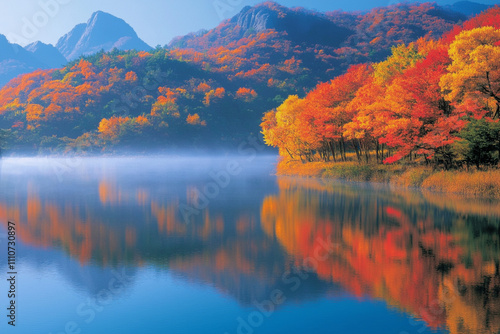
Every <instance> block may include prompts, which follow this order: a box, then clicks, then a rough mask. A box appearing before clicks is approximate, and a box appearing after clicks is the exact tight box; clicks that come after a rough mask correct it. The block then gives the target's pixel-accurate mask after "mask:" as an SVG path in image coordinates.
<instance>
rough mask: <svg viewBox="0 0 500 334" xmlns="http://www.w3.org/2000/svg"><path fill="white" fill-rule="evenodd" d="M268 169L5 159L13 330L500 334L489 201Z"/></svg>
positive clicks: (183, 160) (0, 206)
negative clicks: (14, 286)
mask: <svg viewBox="0 0 500 334" xmlns="http://www.w3.org/2000/svg"><path fill="white" fill-rule="evenodd" d="M276 161H277V160H276V157H275V156H255V155H253V154H247V155H234V156H220V157H210V156H202V155H198V156H133V157H113V158H103V157H99V158H78V157H77V158H71V159H67V158H6V159H3V160H2V161H1V163H0V222H1V227H0V249H2V248H4V246H5V242H6V234H5V226H6V222H7V221H8V220H10V221H15V222H16V225H17V227H18V232H17V233H18V234H17V237H18V241H19V246H18V272H19V276H20V279H19V286H18V289H19V292H20V293H19V313H18V314H19V319H18V321H19V322H18V324H19V325H18V327H17V328H16V330H17V332H18V333H58V334H59V333H61V332H62V333H64V332H65V326H67V325H68V324H70V327H72V326H73V327H74V326H76V327H74V328H77V329H79V330H81V333H95V334H100V333H153V332H162V333H163V332H165V333H221V334H222V333H250V332H251V333H278V332H288V333H306V332H314V333H331V332H332V331H333V332H342V333H344V332H346V333H347V332H368V331H369V332H372V333H401V332H407V333H463V332H467V331H468V332H473V333H497V332H498V330H499V329H500V327H499V324H500V300H499V293H498V291H499V289H500V275H499V259H500V246H499V239H500V238H499V225H500V223H499V222H500V209H499V208H500V206H499V205H498V203H497V202H491V201H480V200H470V199H461V198H458V197H457V198H450V197H447V196H442V195H437V194H422V193H419V192H414V191H408V190H391V189H388V188H385V187H376V186H368V185H349V184H342V183H336V182H327V181H323V180H317V179H300V178H283V177H276V176H275V175H274V174H275V163H276ZM0 268H2V269H1V270H2V271H5V268H6V259H5V257H3V256H0ZM0 289H1V290H0V291H4V290H5V289H7V286H6V282H1V283H0ZM48 319H50V321H48ZM4 326H5V324H4V323H3V322H2V323H1V324H0V328H2V330H3V329H4Z"/></svg>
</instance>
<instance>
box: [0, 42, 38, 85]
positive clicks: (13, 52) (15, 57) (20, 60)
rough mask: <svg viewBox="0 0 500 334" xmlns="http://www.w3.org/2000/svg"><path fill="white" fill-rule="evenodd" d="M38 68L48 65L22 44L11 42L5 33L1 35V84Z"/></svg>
mask: <svg viewBox="0 0 500 334" xmlns="http://www.w3.org/2000/svg"><path fill="white" fill-rule="evenodd" d="M37 68H46V67H45V65H44V64H43V63H41V62H40V61H39V60H38V59H37V58H36V57H35V55H34V54H32V53H31V52H29V51H26V50H25V49H23V47H21V46H20V45H17V44H11V43H10V42H9V41H8V40H7V38H6V37H5V36H4V35H0V86H3V85H5V84H6V83H7V82H9V81H10V80H11V79H12V78H14V77H16V76H18V75H20V74H23V73H28V72H31V71H33V70H35V69H37Z"/></svg>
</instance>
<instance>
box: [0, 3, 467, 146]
mask: <svg viewBox="0 0 500 334" xmlns="http://www.w3.org/2000/svg"><path fill="white" fill-rule="evenodd" d="M463 20H465V16H463V15H462V14H459V13H456V12H451V11H447V10H444V9H443V8H440V7H438V6H437V5H435V4H429V3H426V4H418V5H409V4H402V5H394V6H389V7H386V8H379V9H374V10H372V11H370V12H368V13H365V14H361V13H357V14H355V13H344V12H334V13H326V14H324V13H317V12H312V11H308V10H305V9H289V8H286V7H282V6H279V5H277V4H275V3H271V2H268V3H264V4H261V5H258V6H255V7H246V8H245V9H243V10H242V12H241V13H240V14H238V15H237V16H235V17H234V18H232V19H230V20H227V21H225V22H223V23H222V24H221V25H220V26H218V27H217V28H215V29H213V30H211V31H208V32H204V33H199V34H197V35H188V36H185V37H181V38H178V39H176V40H175V41H173V42H172V43H171V44H170V45H169V46H168V47H166V48H157V49H156V50H154V51H151V52H145V51H140V52H138V51H117V50H115V51H112V52H107V53H103V52H101V53H97V54H94V55H91V56H84V57H81V58H79V59H76V60H74V61H73V62H71V63H69V64H67V65H66V66H65V67H64V68H62V69H55V70H40V71H36V72H33V73H29V74H26V75H23V76H20V77H18V78H16V79H14V80H12V81H11V82H10V83H9V84H7V85H6V86H5V87H4V88H3V89H2V90H0V127H1V128H4V129H9V137H10V140H9V146H10V148H11V150H13V151H20V150H24V151H29V152H66V151H71V150H79V151H85V152H101V151H114V150H117V149H128V150H130V149H132V148H134V149H138V150H142V151H145V150H148V149H158V148H161V149H172V148H178V149H185V148H200V149H214V148H215V147H217V148H232V149H235V148H237V147H238V144H239V143H241V141H242V140H244V139H245V138H247V137H248V135H249V134H258V133H259V132H260V128H259V124H260V122H261V118H262V115H263V114H264V112H265V111H267V110H270V109H272V108H275V107H277V106H279V105H280V104H281V103H282V102H283V101H284V100H285V99H286V98H287V97H288V96H289V95H295V94H297V95H299V96H305V95H306V94H307V93H308V92H309V91H310V90H311V89H313V88H314V87H315V86H316V85H317V84H318V82H322V81H328V80H330V79H332V78H334V77H335V76H336V75H340V74H342V73H344V72H345V71H346V70H347V68H349V66H350V65H352V64H359V63H363V62H368V63H371V62H377V61H381V60H383V59H384V58H385V57H386V56H387V55H389V54H390V52H391V50H390V48H391V46H394V45H399V44H401V43H407V44H408V43H410V42H413V41H416V43H417V44H415V45H422V47H423V46H424V45H431V44H432V43H433V42H431V40H432V38H434V37H436V38H437V37H439V36H441V35H442V34H443V33H444V32H446V31H449V30H451V29H453V27H454V26H456V25H457V24H460V23H461V22H462V21H463ZM366 68H367V70H369V68H370V66H367V67H366Z"/></svg>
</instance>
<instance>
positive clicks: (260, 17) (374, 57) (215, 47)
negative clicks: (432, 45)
mask: <svg viewBox="0 0 500 334" xmlns="http://www.w3.org/2000/svg"><path fill="white" fill-rule="evenodd" d="M465 20H466V16H465V15H463V14H461V13H458V12H452V11H449V10H446V9H444V8H442V7H440V6H437V5H436V4H435V3H423V4H409V3H403V4H397V5H391V6H387V7H382V8H375V9H373V10H371V11H369V12H366V13H353V12H342V11H336V12H329V13H318V12H314V11H309V10H306V9H303V8H287V7H284V6H281V5H279V4H277V3H274V2H265V3H263V4H260V5H257V6H254V7H245V8H244V9H243V10H242V11H241V12H240V13H239V14H237V15H236V16H235V17H233V18H231V19H229V20H226V21H224V22H223V23H222V24H220V25H219V26H218V27H216V28H214V29H212V30H209V31H207V32H204V33H196V34H188V35H186V36H183V37H178V38H175V39H174V40H173V41H172V42H171V43H170V44H169V45H168V48H169V49H171V50H172V53H173V54H177V55H178V57H179V59H181V58H182V59H190V60H191V61H194V62H198V63H200V64H209V66H210V68H211V69H212V70H213V71H222V72H224V73H227V75H229V76H238V75H239V76H244V77H245V76H248V75H253V73H254V72H255V71H257V72H259V69H263V66H266V64H269V65H270V66H271V68H272V67H278V68H285V67H287V66H288V65H291V64H293V65H294V66H295V67H300V68H302V69H304V71H303V72H305V73H308V76H309V77H310V78H311V82H310V83H309V84H312V85H315V84H316V83H317V82H318V80H319V81H325V80H328V79H329V78H332V77H333V76H335V75H339V74H341V73H344V72H345V71H346V70H347V68H348V67H349V66H350V65H352V64H357V63H364V62H376V61H381V60H383V59H385V58H386V57H387V56H388V55H389V54H390V48H391V46H393V45H396V44H400V43H406V44H408V43H411V42H413V41H416V40H418V39H419V38H421V37H424V36H427V37H431V38H439V37H440V36H441V35H442V34H443V33H445V32H446V31H449V30H451V29H452V28H453V27H454V26H455V25H457V24H460V23H461V22H463V21H465ZM255 55H258V57H256V56H255ZM221 59H223V60H224V61H221ZM264 68H265V67H264ZM252 71H253V72H252ZM288 73H289V74H290V71H288ZM268 79H269V78H268ZM273 79H277V80H282V78H280V77H277V78H276V77H274V78H273ZM289 79H290V78H289ZM293 79H294V80H295V79H297V76H296V77H295V78H293Z"/></svg>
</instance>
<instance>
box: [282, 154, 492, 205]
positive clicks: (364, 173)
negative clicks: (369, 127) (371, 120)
mask: <svg viewBox="0 0 500 334" xmlns="http://www.w3.org/2000/svg"><path fill="white" fill-rule="evenodd" d="M278 175H287V176H301V177H325V178H332V179H339V180H346V181H354V182H366V181H370V182H382V183H390V184H393V185H397V186H402V187H415V188H421V189H424V190H430V191H434V192H446V193H454V194H460V195H467V196H474V197H487V198H500V170H493V171H474V172H463V171H447V172H444V171H443V172H439V171H438V172H436V171H433V170H432V168H430V167H425V166H416V167H404V166H401V165H377V164H359V163H357V162H351V161H348V162H320V161H315V162H308V163H302V162H301V161H290V160H281V161H280V162H279V163H278Z"/></svg>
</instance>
